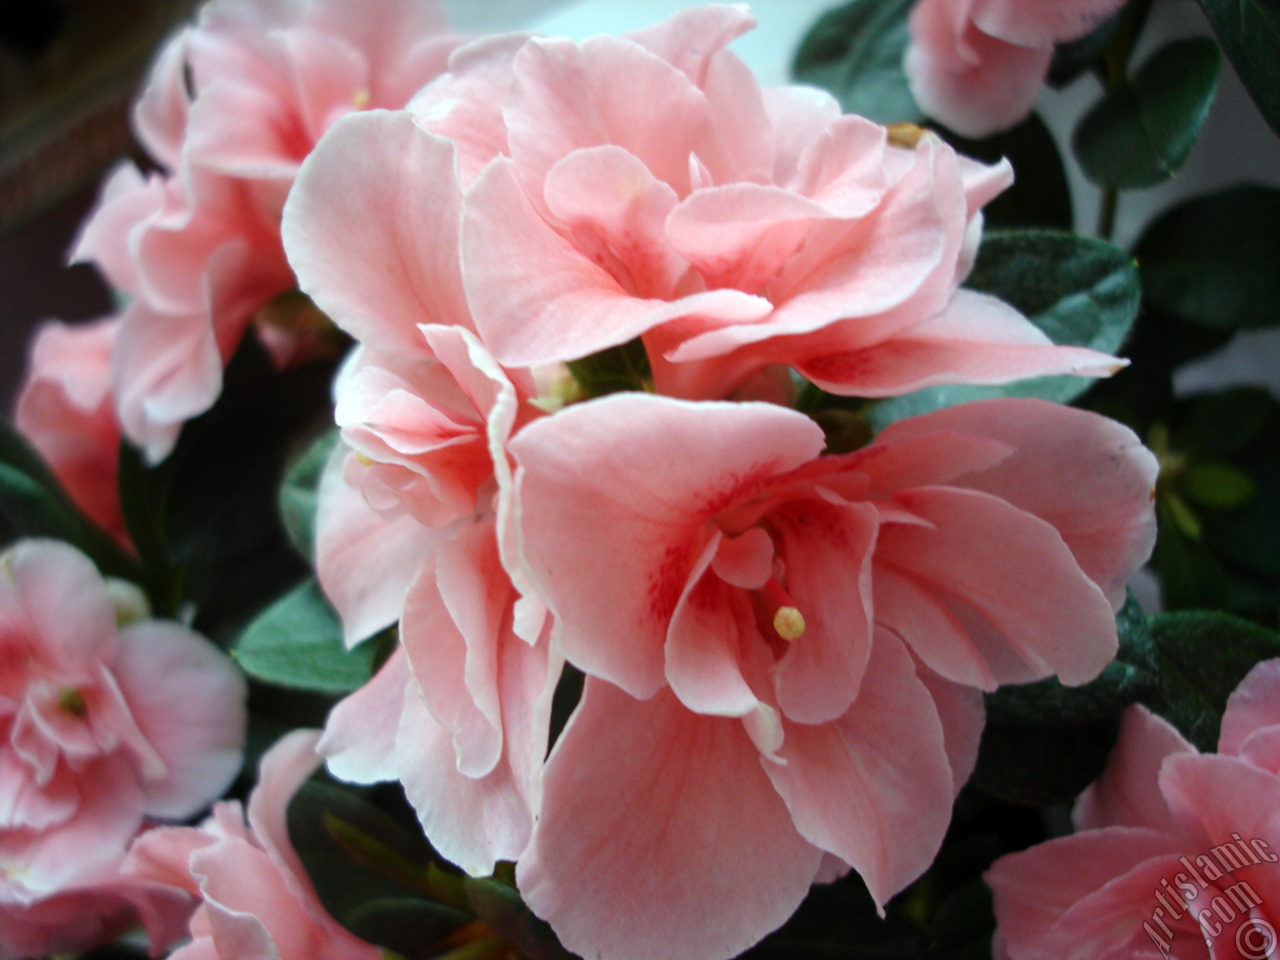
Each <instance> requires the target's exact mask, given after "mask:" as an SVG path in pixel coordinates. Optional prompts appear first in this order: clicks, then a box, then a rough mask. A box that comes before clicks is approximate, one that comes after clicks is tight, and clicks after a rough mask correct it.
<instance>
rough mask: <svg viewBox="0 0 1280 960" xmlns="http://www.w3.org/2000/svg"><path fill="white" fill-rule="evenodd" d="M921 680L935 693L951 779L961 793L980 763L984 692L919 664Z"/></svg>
mask: <svg viewBox="0 0 1280 960" xmlns="http://www.w3.org/2000/svg"><path fill="white" fill-rule="evenodd" d="M916 673H917V675H918V676H919V677H920V682H921V683H923V684H924V685H925V688H926V689H927V690H928V691H929V695H930V696H931V697H933V705H934V707H935V708H937V711H938V719H939V720H941V721H942V736H943V746H944V747H945V748H946V750H947V760H948V761H949V762H950V764H951V782H952V783H953V784H954V786H955V791H956V793H957V794H959V793H960V789H961V788H962V787H963V786H964V785H965V783H966V782H968V780H969V777H970V776H971V775H972V774H973V768H974V767H975V766H977V764H978V747H979V746H980V744H981V740H982V730H983V728H984V727H985V726H986V723H987V709H986V705H985V703H984V702H983V699H982V693H981V691H979V690H975V689H974V688H973V687H970V686H965V685H963V684H959V683H952V682H951V681H949V680H945V679H943V678H942V677H940V676H938V674H936V673H934V672H933V671H932V670H929V669H928V668H923V669H921V668H917V670H916Z"/></svg>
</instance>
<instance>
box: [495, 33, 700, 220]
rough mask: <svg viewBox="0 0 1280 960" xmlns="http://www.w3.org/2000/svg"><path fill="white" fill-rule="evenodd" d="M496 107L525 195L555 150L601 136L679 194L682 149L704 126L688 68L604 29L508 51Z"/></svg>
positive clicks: (564, 152)
mask: <svg viewBox="0 0 1280 960" xmlns="http://www.w3.org/2000/svg"><path fill="white" fill-rule="evenodd" d="M503 116H504V117H505V118H506V123H507V140H508V143H509V144H510V149H511V156H512V158H513V159H514V160H515V163H516V167H517V168H518V169H519V171H520V179H521V182H522V183H523V184H524V186H525V188H526V189H527V190H528V191H529V193H530V194H531V195H532V196H533V197H535V198H538V197H540V196H541V191H542V187H543V184H544V183H545V181H546V178H547V174H548V173H549V172H550V170H551V168H552V167H553V166H554V165H555V164H556V163H557V162H558V161H559V160H560V159H561V158H563V157H566V156H568V155H569V154H570V153H572V152H573V151H575V150H581V149H584V148H586V147H596V146H601V145H603V144H608V143H612V144H617V145H618V146H620V147H623V148H624V149H626V150H627V151H628V152H629V153H631V154H632V155H634V156H636V157H638V158H639V159H640V160H641V161H642V162H643V163H644V165H645V166H646V167H648V168H649V170H650V171H652V173H653V175H654V176H655V177H657V179H659V180H661V181H663V182H665V183H667V184H669V185H670V186H671V187H672V188H673V189H674V190H675V191H676V193H677V194H680V195H683V194H684V193H686V192H687V191H688V189H689V154H690V153H692V152H694V150H695V149H696V147H697V145H698V142H699V140H700V139H702V138H703V137H705V136H706V135H707V133H708V131H709V109H708V105H707V99H706V97H705V96H704V95H703V93H702V91H701V90H699V89H698V88H697V87H696V86H694V85H693V83H691V82H690V80H689V78H688V77H686V76H684V75H683V74H682V73H681V72H680V71H679V70H677V69H676V68H674V67H672V66H671V65H670V64H667V63H664V62H663V61H662V60H660V59H658V57H656V56H654V55H653V54H651V53H649V52H648V51H646V50H645V49H644V48H643V47H641V46H639V45H638V44H636V43H631V42H628V41H626V40H623V39H620V38H617V37H608V36H599V37H593V38H591V39H590V40H587V41H586V42H585V43H583V44H582V45H581V47H579V46H578V45H577V44H574V43H572V42H571V41H569V40H560V39H554V40H542V39H533V40H530V41H529V42H527V43H526V44H525V45H524V46H523V47H522V48H521V49H520V52H519V53H518V54H517V55H516V58H515V65H514V72H513V77H512V82H511V87H510V88H509V90H508V93H507V98H506V101H505V103H504V105H503ZM537 203H538V201H537V199H535V205H537Z"/></svg>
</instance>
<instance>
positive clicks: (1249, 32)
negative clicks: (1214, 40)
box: [1200, 0, 1280, 133]
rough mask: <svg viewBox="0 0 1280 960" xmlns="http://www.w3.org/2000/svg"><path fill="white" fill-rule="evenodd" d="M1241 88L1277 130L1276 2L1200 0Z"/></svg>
mask: <svg viewBox="0 0 1280 960" xmlns="http://www.w3.org/2000/svg"><path fill="white" fill-rule="evenodd" d="M1200 6H1201V7H1203V8H1204V12H1205V13H1206V14H1207V15H1208V17H1209V22H1210V23H1211V24H1213V29H1214V32H1215V33H1217V34H1218V40H1219V41H1221V43H1222V49H1223V50H1225V51H1226V54H1227V56H1228V57H1229V58H1230V60H1231V63H1232V65H1233V66H1234V67H1235V68H1236V72H1237V73H1238V74H1240V79H1241V80H1242V81H1244V85H1245V89H1247V90H1248V91H1249V96H1251V97H1253V102H1254V103H1256V104H1257V105H1258V109H1259V110H1261V111H1262V116H1263V118H1264V119H1265V120H1266V121H1267V123H1269V124H1270V125H1271V129H1272V130H1274V131H1275V132H1276V133H1280V3H1277V2H1276V0H1200Z"/></svg>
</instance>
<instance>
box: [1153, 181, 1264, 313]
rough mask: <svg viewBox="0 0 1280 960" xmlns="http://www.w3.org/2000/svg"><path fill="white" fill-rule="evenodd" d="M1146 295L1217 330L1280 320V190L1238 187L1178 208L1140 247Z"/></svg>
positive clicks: (1170, 310)
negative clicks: (1278, 266)
mask: <svg viewBox="0 0 1280 960" xmlns="http://www.w3.org/2000/svg"><path fill="white" fill-rule="evenodd" d="M1137 258H1138V262H1139V264H1141V267H1142V284H1143V289H1144V291H1145V293H1146V296H1147V298H1148V299H1149V300H1150V302H1151V303H1152V304H1154V305H1155V306H1156V307H1157V308H1159V309H1160V310H1163V311H1164V312H1166V313H1169V314H1171V315H1173V316H1175V317H1178V318H1179V319H1181V320H1186V321H1189V322H1191V323H1196V324H1200V325H1201V326H1206V327H1214V328H1219V329H1231V330H1234V329H1241V328H1252V327H1266V326H1272V325H1274V324H1277V323H1280V270H1277V269H1276V264H1278V263H1280V190H1275V189H1273V188H1271V187H1236V188H1234V189H1231V190H1225V191H1223V192H1221V193H1215V194H1212V195H1211V196H1207V197H1197V198H1196V199H1194V200H1191V201H1189V202H1187V203H1184V204H1181V205H1179V206H1177V207H1174V208H1173V209H1172V210H1170V211H1169V212H1168V213H1166V214H1164V215H1163V216H1161V217H1160V218H1159V219H1158V220H1156V222H1155V223H1153V224H1152V225H1151V226H1150V227H1149V228H1148V229H1147V232H1146V234H1145V235H1144V236H1143V238H1142V239H1141V240H1140V241H1139V243H1138V247H1137Z"/></svg>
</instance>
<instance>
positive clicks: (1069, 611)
mask: <svg viewBox="0 0 1280 960" xmlns="http://www.w3.org/2000/svg"><path fill="white" fill-rule="evenodd" d="M895 499H896V502H897V504H898V505H899V506H902V507H904V508H906V509H907V510H909V511H910V512H911V513H914V514H915V515H916V516H918V517H920V518H922V519H924V520H927V521H928V522H929V523H930V524H932V525H933V526H932V528H927V527H922V526H917V525H904V524H893V525H886V526H884V527H882V529H881V531H880V540H879V543H878V545H877V547H876V563H877V565H881V564H883V565H886V566H890V567H892V568H894V569H896V570H898V571H901V572H902V573H904V574H906V575H908V576H910V577H912V578H913V579H915V580H916V581H917V582H918V583H920V584H922V585H927V588H928V589H929V591H930V592H932V593H934V594H935V595H936V596H938V597H939V599H941V600H942V601H944V602H945V603H947V605H948V607H949V608H950V609H951V612H952V613H953V614H956V615H957V616H960V617H961V618H962V620H961V622H962V623H964V625H965V628H966V632H967V633H968V634H969V636H970V638H971V639H972V640H973V641H974V643H975V646H976V649H977V650H979V651H980V653H981V656H982V658H983V660H985V662H986V665H987V667H988V668H989V669H990V670H991V671H992V672H993V673H994V675H995V676H996V678H997V679H998V680H999V681H1000V682H1002V683H1010V682H1012V683H1017V682H1026V681H1028V680H1032V679H1039V678H1041V677H1046V676H1050V675H1054V674H1056V675H1057V676H1058V677H1059V679H1061V680H1062V682H1063V683H1065V684H1068V685H1076V684H1081V683H1085V682H1086V681H1088V680H1091V679H1093V678H1094V677H1095V676H1097V675H1098V672H1099V671H1101V670H1102V668H1103V667H1104V666H1106V664H1107V663H1108V662H1109V661H1110V660H1111V659H1112V657H1114V656H1115V652H1116V644H1117V642H1118V641H1117V639H1116V626H1115V617H1114V615H1113V614H1112V610H1111V604H1110V602H1109V601H1108V600H1107V598H1106V596H1104V595H1103V593H1102V591H1101V590H1100V589H1098V587H1097V585H1096V584H1095V583H1093V581H1092V580H1090V579H1088V577H1086V576H1085V574H1084V573H1083V572H1082V571H1081V570H1080V568H1079V567H1078V566H1077V565H1076V562H1075V559H1074V557H1072V555H1071V552H1070V551H1069V550H1068V549H1067V546H1066V544H1065V543H1063V541H1062V539H1061V537H1059V536H1058V534H1057V532H1056V531H1055V530H1054V528H1053V527H1051V526H1050V525H1049V524H1048V523H1046V522H1044V521H1043V520H1040V519H1038V518H1037V517H1035V516H1033V515H1031V514H1029V513H1024V512H1023V511H1021V510H1018V509H1016V508H1015V507H1013V506H1011V505H1009V504H1008V503H1007V502H1005V501H1003V500H1000V499H997V498H996V497H994V496H991V495H988V494H981V493H976V492H971V491H967V490H960V489H957V488H954V487H931V488H930V487H924V488H918V489H914V490H910V491H903V492H902V493H899V494H898V496H897V497H896V498H895ZM953 600H955V601H960V603H961V604H962V605H963V606H956V605H955V604H954V603H953V602H952V601H953ZM966 608H967V610H968V611H972V614H974V615H975V616H976V619H964V617H965V616H966V615H967V614H966ZM876 617H877V620H878V621H879V622H881V623H883V624H884V625H885V626H886V627H888V628H890V629H895V618H894V615H893V613H892V611H886V610H884V609H877V611H876ZM921 656H922V659H925V662H926V663H929V662H930V659H929V658H928V656H926V655H925V654H923V653H922V654H921Z"/></svg>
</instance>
